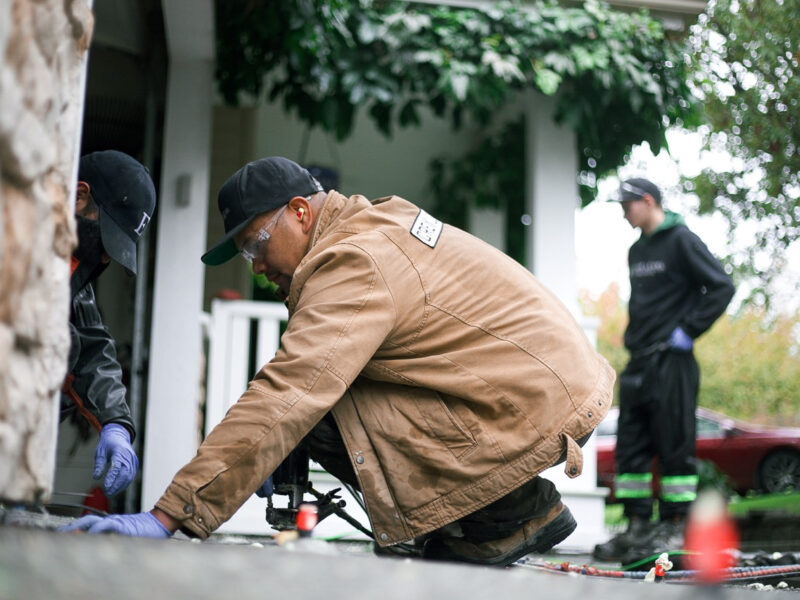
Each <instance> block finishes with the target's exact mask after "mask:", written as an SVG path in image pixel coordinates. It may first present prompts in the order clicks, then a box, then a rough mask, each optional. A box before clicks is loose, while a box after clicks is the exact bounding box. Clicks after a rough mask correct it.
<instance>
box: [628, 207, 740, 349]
mask: <svg viewBox="0 0 800 600" xmlns="http://www.w3.org/2000/svg"><path fill="white" fill-rule="evenodd" d="M628 265H629V266H630V279H631V299H630V303H629V305H628V311H629V313H630V322H629V323H628V327H627V329H626V330H625V346H626V347H627V348H628V350H629V351H630V352H631V354H632V355H633V356H634V357H635V356H636V355H637V354H641V353H646V352H648V351H650V350H652V349H654V348H655V347H657V346H658V345H659V344H662V343H664V342H666V341H667V340H668V339H669V336H670V334H671V333H672V331H673V330H674V329H675V328H676V327H678V326H680V327H681V328H683V330H684V331H685V332H686V333H688V334H689V335H690V336H691V337H692V338H697V337H698V336H700V335H701V334H702V333H703V332H705V331H706V330H707V329H708V328H709V327H711V325H712V324H713V323H714V321H716V320H717V318H719V316H720V315H721V314H722V313H723V312H724V311H725V308H726V307H727V306H728V303H729V302H730V300H731V298H732V297H733V293H734V287H733V283H732V282H731V278H730V277H729V276H728V274H727V273H725V271H724V270H723V268H722V265H720V263H719V261H717V259H716V258H714V256H713V255H712V254H711V252H709V250H708V248H707V247H706V245H705V244H704V243H703V241H702V240H701V239H700V238H699V237H697V236H696V235H695V234H694V233H692V232H691V231H689V229H688V227H686V225H685V224H684V221H683V219H682V218H681V217H680V216H679V215H677V214H675V213H673V212H669V211H666V212H665V213H664V221H663V223H662V224H661V225H660V226H659V227H657V228H656V230H655V231H653V233H651V234H650V235H644V234H642V236H641V237H640V238H639V240H638V241H637V242H636V243H634V244H633V246H631V248H630V251H629V252H628Z"/></svg>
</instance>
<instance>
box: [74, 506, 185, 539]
mask: <svg viewBox="0 0 800 600" xmlns="http://www.w3.org/2000/svg"><path fill="white" fill-rule="evenodd" d="M58 531H62V532H69V531H86V532H88V533H119V534H120V535H129V536H132V537H147V538H159V539H162V538H168V537H170V536H171V535H172V533H171V532H170V530H169V529H167V528H166V527H164V525H163V523H161V521H159V520H158V519H156V517H155V516H154V515H153V513H150V512H141V513H136V514H133V515H111V516H110V517H98V516H97V515H86V516H85V517H81V518H80V519H77V520H75V521H73V522H72V523H70V524H69V525H63V526H61V527H59V528H58Z"/></svg>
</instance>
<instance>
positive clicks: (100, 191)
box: [78, 150, 156, 274]
mask: <svg viewBox="0 0 800 600" xmlns="http://www.w3.org/2000/svg"><path fill="white" fill-rule="evenodd" d="M78 180H79V181H85V182H86V183H88V184H89V187H90V188H91V191H90V193H91V195H92V199H93V200H94V201H95V203H96V204H97V206H98V208H99V211H100V219H99V220H100V235H101V237H102V240H103V247H104V248H105V250H106V252H108V255H109V256H110V257H111V258H112V259H114V260H115V261H116V262H118V263H119V264H121V265H122V266H123V267H125V268H126V269H127V270H128V271H129V272H130V273H133V274H135V273H136V242H137V241H139V238H140V237H141V235H142V233H144V230H145V227H147V224H148V223H149V222H150V219H151V218H152V217H153V211H154V210H155V207H156V189H155V186H154V185H153V180H152V179H150V173H149V172H148V171H147V168H146V167H145V166H144V165H142V164H141V163H140V162H139V161H137V160H136V159H135V158H132V157H130V156H128V155H127V154H125V153H124V152H118V151H117V150H103V151H101V152H92V153H91V154H87V155H85V156H82V157H81V160H80V163H79V164H78Z"/></svg>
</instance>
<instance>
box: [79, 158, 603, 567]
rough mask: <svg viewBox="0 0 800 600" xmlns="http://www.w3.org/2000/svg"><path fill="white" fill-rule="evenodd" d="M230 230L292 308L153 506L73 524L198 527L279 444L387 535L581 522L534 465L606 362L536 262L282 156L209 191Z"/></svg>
mask: <svg viewBox="0 0 800 600" xmlns="http://www.w3.org/2000/svg"><path fill="white" fill-rule="evenodd" d="M218 200H219V210H220V213H221V215H222V219H223V222H224V225H225V231H226V235H225V237H224V238H223V239H222V240H221V241H220V242H219V243H218V244H216V245H215V246H214V247H213V248H212V249H211V250H210V251H209V252H207V253H206V254H205V255H204V256H203V261H204V262H205V263H206V264H210V265H218V264H221V263H223V262H226V261H228V260H230V259H231V258H233V257H234V256H236V255H237V254H240V255H241V256H242V257H244V259H245V260H247V261H248V262H250V263H252V266H253V270H254V271H255V272H256V273H263V274H264V275H266V276H267V277H268V278H269V279H270V280H271V281H273V282H274V283H276V284H277V286H278V288H279V294H280V295H281V296H282V297H283V298H285V299H286V303H287V306H288V308H289V314H290V317H289V322H288V326H287V329H286V331H285V333H284V334H283V337H282V339H281V347H280V349H279V351H278V353H277V354H276V356H275V357H274V358H273V359H272V360H271V361H270V362H269V363H268V364H266V365H264V366H263V368H262V369H261V371H260V372H259V373H258V374H257V375H256V377H255V379H254V380H253V381H252V382H251V383H250V386H249V389H248V390H247V391H246V392H245V393H244V394H243V395H242V397H241V398H240V399H239V401H238V402H237V403H236V404H235V405H234V406H233V407H231V409H230V410H229V411H228V413H227V415H226V416H225V418H224V419H223V421H222V422H221V423H220V424H219V425H217V427H216V428H215V429H214V430H213V431H212V432H211V434H210V435H209V436H208V437H207V438H206V439H205V441H204V442H203V444H202V445H201V446H200V448H199V450H198V453H197V455H196V456H195V458H194V459H193V460H192V461H191V462H190V463H188V464H187V465H186V466H185V467H183V468H182V469H181V470H180V471H179V472H178V474H177V475H176V476H175V478H174V479H173V481H172V483H171V484H170V485H169V487H168V488H167V490H166V492H165V493H164V495H163V496H162V497H161V499H160V500H158V502H157V503H156V506H155V508H154V509H153V510H152V511H151V512H146V513H139V514H135V515H115V516H113V517H108V518H105V519H100V518H99V517H91V516H90V517H84V518H83V519H81V520H79V521H77V522H76V523H74V524H73V525H72V528H77V529H88V531H90V532H99V531H116V532H119V533H124V534H128V535H144V536H152V537H166V536H168V535H170V534H171V533H172V532H174V531H176V530H178V529H180V530H182V531H184V532H185V533H187V534H188V535H190V536H194V537H200V538H206V537H207V536H208V535H209V534H210V533H211V532H212V531H214V530H215V529H216V528H217V527H219V526H220V525H221V524H222V523H223V522H225V521H226V520H227V519H229V518H230V517H231V516H232V515H233V513H234V512H235V511H236V510H237V509H238V508H239V506H241V504H242V503H243V502H244V501H245V500H246V499H247V498H248V497H249V496H250V495H252V494H253V493H254V492H255V491H256V490H257V489H258V488H259V487H260V486H261V485H262V483H263V482H264V481H265V480H266V479H267V476H268V475H270V473H272V472H273V471H274V470H275V468H276V467H277V466H278V465H279V464H280V463H281V461H282V460H283V459H284V457H286V456H287V455H288V454H289V452H290V451H292V449H294V448H295V447H297V446H298V445H299V444H302V445H303V446H305V447H306V448H307V449H308V452H309V454H310V456H311V458H313V459H314V460H317V461H318V462H319V463H321V464H322V466H324V467H325V468H326V469H327V470H328V471H329V472H331V473H332V474H334V475H335V476H337V477H339V478H340V479H342V480H343V481H345V482H348V483H351V484H353V485H355V486H357V488H358V489H360V490H361V492H362V493H363V495H364V498H365V501H366V507H367V513H368V516H369V519H370V522H371V525H372V529H373V532H374V534H375V540H376V542H377V544H378V545H379V546H381V547H385V546H390V545H393V544H398V543H400V542H403V541H407V540H411V539H416V538H420V537H421V536H426V537H427V539H426V541H425V544H424V547H423V549H422V556H423V557H424V558H428V559H434V560H451V561H461V562H470V563H478V564H490V565H507V564H510V563H512V562H514V561H515V560H517V559H518V558H520V557H521V556H523V555H525V554H528V553H530V552H545V551H547V550H549V549H550V548H551V547H553V546H554V545H555V544H557V543H559V542H561V541H562V540H564V539H565V538H566V537H567V536H568V535H569V534H570V533H572V531H573V530H574V529H575V527H576V523H575V520H574V518H573V517H572V515H571V514H570V511H569V509H568V508H567V507H566V506H564V504H563V503H562V502H561V497H560V494H559V493H558V491H557V490H556V489H555V486H554V485H553V484H552V483H551V482H550V481H548V480H546V479H543V478H541V477H539V473H541V471H543V470H544V469H546V468H548V467H550V466H552V465H554V464H556V463H559V462H560V461H566V467H565V469H566V472H567V474H568V475H569V476H570V477H575V476H577V475H579V474H580V472H581V468H582V455H581V449H580V445H581V444H582V443H584V442H585V441H586V439H587V438H588V437H589V435H590V434H591V433H592V431H593V430H594V428H595V427H596V425H597V424H598V423H599V422H600V420H601V419H602V418H603V416H604V415H605V414H606V412H607V411H608V409H609V403H610V402H611V397H612V390H613V382H614V372H613V370H612V369H611V368H610V366H609V365H608V363H607V362H606V361H605V360H604V359H603V358H602V357H601V356H600V355H599V354H598V353H597V352H596V351H595V350H594V349H593V348H592V346H591V345H590V343H589V341H588V339H587V338H586V336H585V335H584V333H583V331H582V330H581V329H580V327H579V326H578V324H577V323H576V321H575V319H574V318H573V317H572V315H571V314H570V313H569V311H568V310H567V309H566V308H565V307H564V306H563V305H562V304H561V302H559V301H558V300H557V299H556V298H555V297H554V296H553V294H551V293H550V292H549V291H548V290H546V289H545V288H544V287H543V286H542V285H541V283H539V282H538V281H537V280H536V278H535V277H533V275H531V273H530V272H529V271H527V270H526V269H525V268H524V267H522V266H521V265H519V264H518V263H516V262H514V261H513V260H512V259H511V258H509V257H508V256H506V255H505V254H503V253H502V252H500V251H498V250H496V249H495V248H493V247H491V246H489V245H488V244H485V243H484V242H482V241H480V240H479V239H477V238H475V237H473V236H471V235H469V234H467V233H465V232H463V231H461V230H459V229H456V228H455V227H450V226H449V225H445V224H444V223H442V222H441V221H439V220H437V219H436V218H435V217H433V216H432V215H430V214H428V213H427V212H425V211H424V210H421V209H420V208H418V207H417V206H415V205H413V204H411V203H410V202H407V201H406V200H403V199H402V198H399V197H397V196H391V197H386V198H381V199H379V200H375V201H372V202H371V201H369V200H367V199H366V198H364V197H363V196H351V197H345V196H343V195H342V194H340V193H338V192H336V191H334V190H331V191H330V192H328V193H326V192H324V191H323V190H322V187H321V186H320V185H319V183H318V182H317V181H316V180H315V179H314V178H313V177H312V176H311V175H310V174H309V173H308V172H307V171H306V170H305V169H303V168H302V167H300V166H299V165H297V164H295V163H294V162H292V161H290V160H287V159H285V158H281V157H271V158H265V159H260V160H257V161H255V162H252V163H250V164H248V165H246V166H244V167H243V168H241V169H240V170H239V171H237V172H236V173H235V174H234V175H233V176H232V177H231V178H230V179H228V181H227V182H226V183H225V184H224V185H223V186H222V188H221V190H220V192H219V198H218Z"/></svg>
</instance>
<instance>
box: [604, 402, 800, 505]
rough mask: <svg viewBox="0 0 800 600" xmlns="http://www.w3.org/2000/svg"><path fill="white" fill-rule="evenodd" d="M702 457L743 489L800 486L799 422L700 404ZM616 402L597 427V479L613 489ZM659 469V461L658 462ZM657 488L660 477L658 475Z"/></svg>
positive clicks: (699, 454) (699, 452) (777, 489)
mask: <svg viewBox="0 0 800 600" xmlns="http://www.w3.org/2000/svg"><path fill="white" fill-rule="evenodd" d="M696 414H697V457H698V458H699V459H703V460H707V461H710V462H712V463H713V464H714V465H715V466H716V468H717V469H718V470H719V471H720V472H722V473H724V474H725V475H726V476H727V477H728V483H729V484H730V485H731V487H732V488H733V489H734V490H736V491H737V492H739V493H740V494H744V493H745V492H746V491H747V490H751V489H756V490H760V491H764V492H768V493H773V492H780V491H784V490H789V489H794V490H800V428H772V427H761V426H758V425H753V424H749V423H743V422H741V421H736V420H734V419H732V418H730V417H727V416H725V415H722V414H720V413H717V412H714V411H712V410H708V409H706V408H698V409H697V413H696ZM618 415H619V409H618V408H617V407H614V408H612V409H611V410H609V411H608V415H607V416H606V418H605V419H604V420H603V422H602V423H600V425H599V426H598V427H597V485H598V486H600V487H607V488H610V489H611V495H610V496H609V500H610V501H613V500H614V498H613V492H614V470H615V469H614V468H615V461H614V448H615V447H616V445H617V417H618ZM654 473H655V466H654ZM653 483H654V490H655V491H657V488H656V486H657V483H658V478H657V477H654V482H653Z"/></svg>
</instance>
